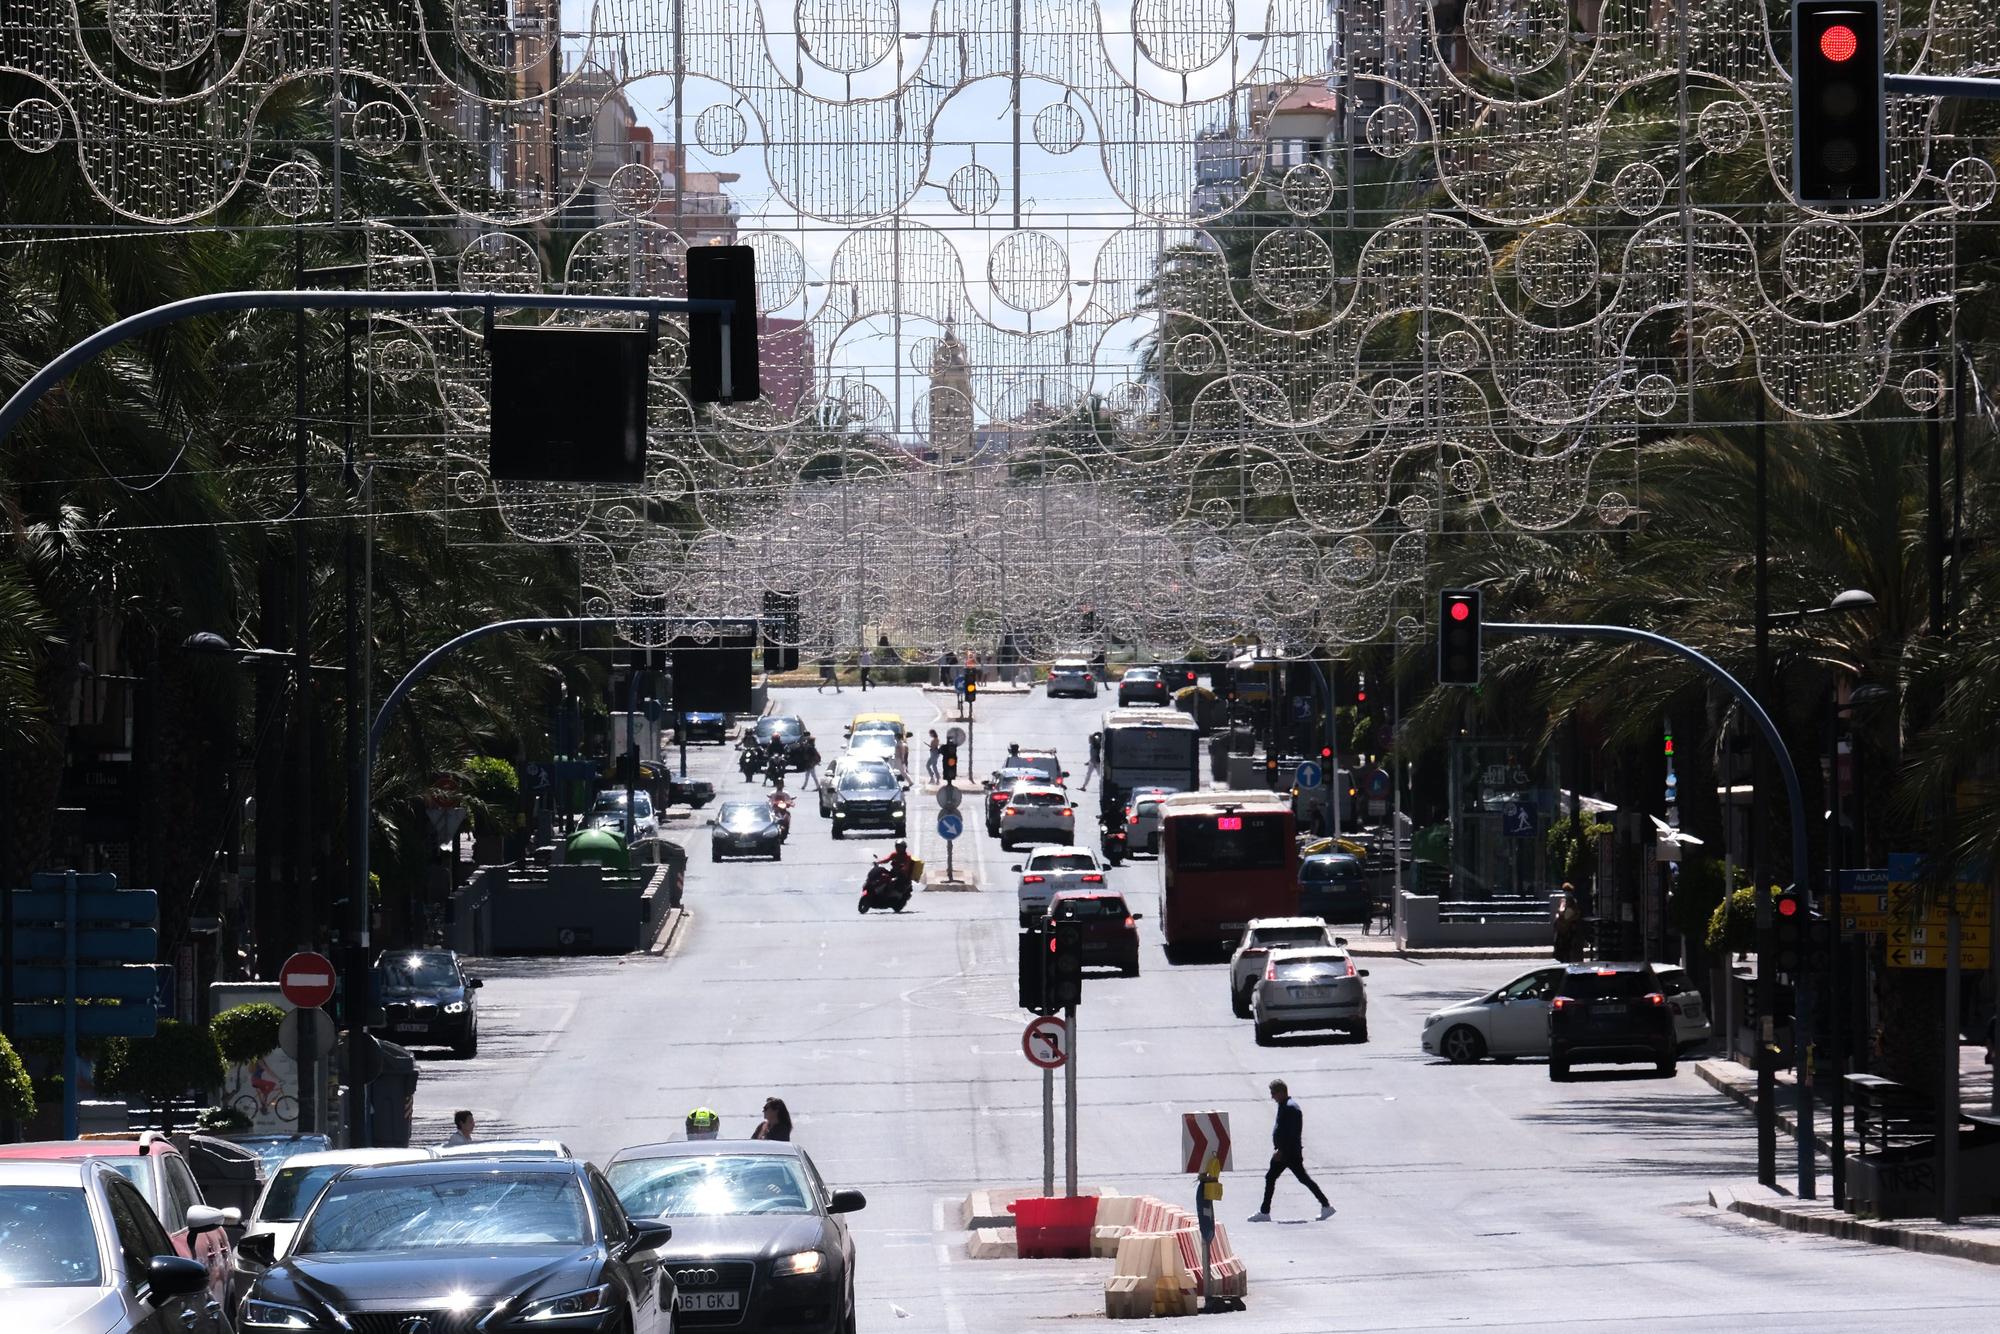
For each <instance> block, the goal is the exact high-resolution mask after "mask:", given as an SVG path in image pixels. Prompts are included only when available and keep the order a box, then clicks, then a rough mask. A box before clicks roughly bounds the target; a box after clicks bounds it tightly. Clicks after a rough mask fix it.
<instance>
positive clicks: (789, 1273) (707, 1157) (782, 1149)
mask: <svg viewBox="0 0 2000 1334" xmlns="http://www.w3.org/2000/svg"><path fill="white" fill-rule="evenodd" d="M604 1172H605V1176H606V1177H607V1178H608V1179H609V1181H610V1183H611V1188H612V1189H613V1190H614V1191H616V1192H617V1193H618V1199H619V1202H620V1203H621V1204H623V1205H624V1207H625V1208H626V1210H628V1211H629V1212H632V1213H637V1214H643V1215H646V1216H649V1217H653V1218H657V1219H659V1220H661V1221H662V1222H665V1223H667V1224H670V1225H671V1226H672V1227H673V1229H674V1236H673V1240H672V1241H671V1242H669V1243H668V1244H667V1245H666V1246H665V1247H664V1248H663V1249H662V1250H661V1252H660V1257H661V1259H662V1261H663V1262H664V1263H665V1265H666V1269H667V1272H668V1273H669V1274H671V1275H672V1276H673V1280H674V1283H675V1285H676V1286H677V1287H678V1289H679V1291H680V1294H681V1308H682V1312H683V1323H684V1324H685V1325H686V1326H688V1327H689V1328H693V1327H695V1326H697V1325H699V1326H701V1327H704V1328H706V1327H708V1326H728V1327H730V1328H741V1329H756V1330H779V1329H783V1330H796V1331H799V1334H850V1332H851V1331H852V1330H854V1328H855V1309H854V1239H853V1238H852V1237H851V1236H849V1235H848V1230H847V1224H846V1222H845V1221H844V1219H843V1215H846V1214H850V1213H853V1212H855V1211H856V1210H858V1209H863V1208H866V1207H867V1204H868V1201H867V1199H866V1197H864V1196H863V1195H862V1194H861V1192H860V1191H858V1190H829V1189H827V1187H826V1184H825V1182H824V1181H823V1180H822V1178H821V1176H820V1173H819V1169H818V1168H817V1167H816V1166H815V1165H814V1164H813V1161H812V1159H811V1158H810V1157H808V1156H807V1154H806V1151H805V1150H804V1149H802V1148H800V1147H799V1146H798V1145H796V1144H792V1143H789V1142H777V1141H772V1140H719V1141H718V1140H697V1141H694V1142H692V1143H690V1142H688V1141H685V1140H679V1141H675V1142H673V1143H668V1144H642V1145H639V1146H637V1147H634V1148H629V1149H621V1150H619V1151H618V1153H616V1154H615V1155H613V1157H612V1159H611V1161H610V1163H608V1164H607V1165H606V1166H605V1169H604Z"/></svg>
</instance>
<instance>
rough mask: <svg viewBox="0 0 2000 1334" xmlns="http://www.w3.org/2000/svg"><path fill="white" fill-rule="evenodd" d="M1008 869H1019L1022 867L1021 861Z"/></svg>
mask: <svg viewBox="0 0 2000 1334" xmlns="http://www.w3.org/2000/svg"><path fill="white" fill-rule="evenodd" d="M1007 869H1008V870H1010V871H1019V870H1020V869H1021V866H1020V863H1018V862H1017V863H1015V864H1014V865H1012V866H1010V867H1008V868H1007Z"/></svg>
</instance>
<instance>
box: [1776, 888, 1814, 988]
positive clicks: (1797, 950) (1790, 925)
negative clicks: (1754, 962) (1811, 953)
mask: <svg viewBox="0 0 2000 1334" xmlns="http://www.w3.org/2000/svg"><path fill="white" fill-rule="evenodd" d="M1811 919H1812V913H1811V912H1810V911H1809V910H1808V909H1807V907H1806V901H1805V896H1804V895H1803V894H1801V893H1799V891H1798V887H1797V886H1796V885H1794V886H1790V887H1787V888H1785V889H1782V890H1779V891H1777V892H1776V893H1774V894H1772V895H1771V948H1772V952H1773V954H1774V956H1775V957H1774V958H1773V960H1772V963H1773V965H1774V966H1775V968H1776V970H1777V971H1778V972H1781V973H1786V974H1789V975H1791V976H1793V977H1796V976H1798V975H1799V974H1800V973H1801V972H1803V971H1804V969H1805V966H1806V931H1807V927H1808V924H1809V922H1810V921H1811Z"/></svg>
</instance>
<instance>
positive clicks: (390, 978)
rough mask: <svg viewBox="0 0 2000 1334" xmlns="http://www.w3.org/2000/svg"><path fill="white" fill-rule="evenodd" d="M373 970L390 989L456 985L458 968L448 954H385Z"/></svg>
mask: <svg viewBox="0 0 2000 1334" xmlns="http://www.w3.org/2000/svg"><path fill="white" fill-rule="evenodd" d="M375 970H376V971H377V972H379V973H380V974H381V975H382V980H383V981H384V982H386V983H388V984H389V985H390V986H392V987H455V986H457V985H458V966H457V965H456V964H454V963H453V962H452V958H451V956H450V955H449V954H385V955H383V956H382V958H381V960H380V961H379V962H378V963H377V964H376V965H375Z"/></svg>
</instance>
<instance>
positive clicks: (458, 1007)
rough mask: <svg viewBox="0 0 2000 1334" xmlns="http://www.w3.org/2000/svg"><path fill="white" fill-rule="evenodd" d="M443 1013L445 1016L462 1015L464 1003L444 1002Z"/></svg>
mask: <svg viewBox="0 0 2000 1334" xmlns="http://www.w3.org/2000/svg"><path fill="white" fill-rule="evenodd" d="M444 1012H445V1013H446V1014H464V1013H465V1002H464V1001H446V1002H445V1004H444Z"/></svg>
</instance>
